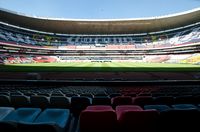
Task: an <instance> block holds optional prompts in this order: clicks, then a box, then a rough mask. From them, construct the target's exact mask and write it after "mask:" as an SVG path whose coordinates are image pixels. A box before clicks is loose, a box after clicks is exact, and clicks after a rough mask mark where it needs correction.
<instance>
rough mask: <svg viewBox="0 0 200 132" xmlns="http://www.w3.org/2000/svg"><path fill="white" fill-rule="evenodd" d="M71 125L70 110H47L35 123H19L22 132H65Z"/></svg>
mask: <svg viewBox="0 0 200 132" xmlns="http://www.w3.org/2000/svg"><path fill="white" fill-rule="evenodd" d="M69 123H70V111H69V109H50V108H49V109H45V110H44V111H43V112H42V113H41V114H40V115H39V116H38V117H37V118H36V119H35V120H34V122H33V123H19V124H18V128H19V131H20V132H26V131H27V130H29V132H37V131H44V132H47V131H48V132H64V131H66V129H67V127H68V126H69Z"/></svg>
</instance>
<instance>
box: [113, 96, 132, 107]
mask: <svg viewBox="0 0 200 132" xmlns="http://www.w3.org/2000/svg"><path fill="white" fill-rule="evenodd" d="M111 104H112V106H113V108H115V107H116V106H118V105H131V104H132V97H130V96H118V97H114V98H112V99H111Z"/></svg>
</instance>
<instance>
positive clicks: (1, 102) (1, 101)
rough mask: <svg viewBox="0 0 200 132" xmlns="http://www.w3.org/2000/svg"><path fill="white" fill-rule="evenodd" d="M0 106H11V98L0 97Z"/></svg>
mask: <svg viewBox="0 0 200 132" xmlns="http://www.w3.org/2000/svg"><path fill="white" fill-rule="evenodd" d="M0 106H5V107H6V106H11V104H10V97H9V96H7V95H0Z"/></svg>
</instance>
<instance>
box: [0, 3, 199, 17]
mask: <svg viewBox="0 0 200 132" xmlns="http://www.w3.org/2000/svg"><path fill="white" fill-rule="evenodd" d="M198 7H200V0H0V8H4V9H8V10H12V11H15V12H20V13H23V14H26V15H31V16H38V17H50V18H66V19H126V18H143V17H154V16H162V15H169V14H173V13H180V12H183V11H187V10H191V9H194V8H198Z"/></svg>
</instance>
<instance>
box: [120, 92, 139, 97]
mask: <svg viewBox="0 0 200 132" xmlns="http://www.w3.org/2000/svg"><path fill="white" fill-rule="evenodd" d="M123 96H131V97H136V96H137V94H136V93H127V94H124V95H123Z"/></svg>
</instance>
